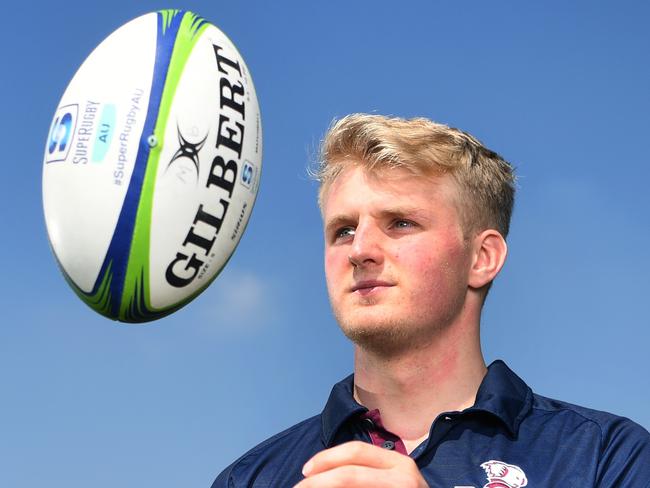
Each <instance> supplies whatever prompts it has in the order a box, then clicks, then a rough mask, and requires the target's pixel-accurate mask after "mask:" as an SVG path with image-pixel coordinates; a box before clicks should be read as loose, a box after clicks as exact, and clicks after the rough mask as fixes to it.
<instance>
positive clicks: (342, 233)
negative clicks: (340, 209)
mask: <svg viewBox="0 0 650 488" xmlns="http://www.w3.org/2000/svg"><path fill="white" fill-rule="evenodd" d="M353 235H354V228H353V227H343V228H341V229H339V230H337V231H336V234H335V236H334V237H335V238H336V239H345V238H346V237H352V236H353Z"/></svg>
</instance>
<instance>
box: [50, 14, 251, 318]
mask: <svg viewBox="0 0 650 488" xmlns="http://www.w3.org/2000/svg"><path fill="white" fill-rule="evenodd" d="M261 168H262V129H261V125H260V111H259V106H258V103H257V97H256V94H255V88H254V87H253V81H252V79H251V76H250V73H249V71H248V69H247V67H246V65H245V63H244V60H243V59H242V58H241V56H240V54H239V53H238V52H237V49H236V48H235V46H234V45H233V44H232V42H231V41H230V40H229V39H228V38H227V37H226V36H225V35H224V34H223V33H222V32H221V31H220V30H219V29H217V28H216V27H215V26H214V25H212V24H210V23H208V22H206V21H205V20H204V19H202V18H201V17H199V16H197V15H195V14H193V13H191V12H187V11H180V10H163V11H160V12H155V13H149V14H146V15H143V16H142V17H138V18H136V19H134V20H132V21H131V22H129V23H127V24H125V25H124V26H122V27H120V28H119V29H117V30H116V31H115V32H114V33H112V34H111V35H110V36H108V38H106V39H105V40H104V41H103V42H102V43H101V44H100V45H99V46H98V47H97V48H96V49H95V50H94V51H93V52H92V53H91V54H90V56H88V58H87V59H86V60H85V61H84V63H83V64H82V66H81V67H80V68H79V70H78V71H77V73H76V74H75V76H74V78H73V79H72V81H71V82H70V84H69V85H68V87H67V89H66V90H65V93H64V94H63V97H62V98H61V101H60V103H59V105H58V108H57V110H56V113H55V114H54V118H53V120H52V124H51V127H50V130H49V134H48V137H47V143H46V147H45V156H44V163H43V205H44V212H45V221H46V225H47V231H48V236H49V239H50V244H51V247H52V249H53V251H54V255H55V256H56V260H57V262H58V264H59V267H60V269H61V270H62V272H63V274H64V276H65V278H66V280H67V282H68V283H69V284H70V286H71V287H72V288H73V290H74V291H75V292H76V293H77V295H78V296H79V297H80V298H81V299H82V300H83V301H84V302H85V303H86V304H88V305H89V306H90V307H92V308H93V309H94V310H96V311H97V312H99V313H101V314H102V315H105V316H106V317H109V318H111V319H116V320H120V321H123V322H146V321H149V320H154V319H157V318H160V317H163V316H165V315H168V314H170V313H172V312H174V311H175V310H178V309H179V308H180V307H182V306H183V305H185V304H187V303H188V302H189V301H191V300H192V299H193V298H195V297H196V296H197V295H198V294H199V293H201V292H202V291H203V290H204V289H205V288H206V287H207V286H208V285H209V284H210V283H211V282H212V280H213V279H214V278H215V277H216V276H217V275H218V274H219V272H220V271H221V269H222V268H223V267H224V266H225V264H226V262H227V261H228V259H229V258H230V256H231V255H232V253H233V251H234V250H235V247H236V246H237V244H238V242H239V240H240V238H241V236H242V233H243V232H244V229H245V227H246V224H247V222H248V219H249V217H250V214H251V210H252V208H253V204H254V201H255V196H256V194H257V189H258V185H259V178H260V171H261Z"/></svg>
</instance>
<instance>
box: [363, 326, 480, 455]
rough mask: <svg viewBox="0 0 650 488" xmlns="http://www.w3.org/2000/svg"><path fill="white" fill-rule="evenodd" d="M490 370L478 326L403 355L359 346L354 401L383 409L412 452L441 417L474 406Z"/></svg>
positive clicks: (453, 328)
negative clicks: (374, 351) (443, 414)
mask: <svg viewBox="0 0 650 488" xmlns="http://www.w3.org/2000/svg"><path fill="white" fill-rule="evenodd" d="M486 371H487V369H486V367H485V361H484V360H483V355H482V353H481V348H480V342H479V334H478V324H476V325H474V326H472V325H470V326H466V327H463V326H461V324H454V325H453V326H451V327H449V328H448V329H446V330H445V331H441V332H440V333H439V334H438V335H437V336H436V338H435V339H434V340H433V341H431V342H430V343H428V344H424V345H421V347H418V348H417V349H416V350H409V351H408V352H406V353H403V354H401V355H394V356H391V357H385V356H380V355H378V354H374V353H372V352H369V351H367V350H365V349H362V348H360V347H358V346H357V347H355V376H354V396H355V399H356V400H357V401H358V402H359V403H361V404H362V405H364V406H365V407H367V408H368V409H370V410H374V409H379V411H380V413H381V418H382V423H383V425H384V427H385V428H386V429H387V430H388V431H390V432H392V433H394V434H396V435H398V436H399V437H400V438H401V439H402V440H403V441H404V443H405V444H406V446H407V450H408V451H409V452H410V451H411V450H412V449H413V448H415V447H416V446H417V445H418V444H419V443H420V442H421V441H422V440H424V439H425V438H426V437H427V436H428V434H429V429H430V427H431V424H432V423H433V421H434V420H435V418H436V417H437V416H438V415H439V414H441V413H443V412H449V411H460V410H463V409H465V408H468V407H471V406H472V405H473V404H474V401H475V399H476V393H477V391H478V387H479V385H480V384H481V381H482V380H483V377H484V376H485V373H486ZM409 447H410V448H409Z"/></svg>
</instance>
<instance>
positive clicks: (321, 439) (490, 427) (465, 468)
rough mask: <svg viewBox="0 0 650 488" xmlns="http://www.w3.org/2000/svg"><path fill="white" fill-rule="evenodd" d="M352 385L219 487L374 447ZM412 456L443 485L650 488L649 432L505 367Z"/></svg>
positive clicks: (492, 370)
mask: <svg viewBox="0 0 650 488" xmlns="http://www.w3.org/2000/svg"><path fill="white" fill-rule="evenodd" d="M353 380H354V377H353V376H349V377H348V378H346V379H344V380H343V381H341V382H340V383H337V384H336V385H334V388H332V392H331V394H330V397H329V400H328V401H327V405H325V409H324V410H323V412H322V413H321V414H320V415H316V416H315V417H311V418H309V419H307V420H305V421H303V422H301V423H299V424H297V425H294V426H293V427H291V428H289V429H287V430H285V431H284V432H281V433H279V434H277V435H275V436H273V437H271V438H270V439H268V440H266V441H264V442H262V443H261V444H259V445H258V446H257V447H255V448H253V449H252V450H250V451H249V452H248V453H246V454H244V455H243V456H242V457H241V458H239V459H238V460H237V461H235V462H234V463H233V464H231V465H230V466H229V467H228V468H226V469H225V470H224V471H223V472H222V473H221V474H220V475H219V477H218V478H217V479H216V480H215V482H214V483H213V485H212V488H226V487H227V488H234V487H237V488H239V487H241V488H243V487H256V488H262V487H273V488H276V487H279V488H285V487H292V486H294V485H295V484H296V483H298V482H299V481H301V480H302V479H303V476H302V474H301V470H302V467H303V465H304V464H305V463H306V462H307V461H308V460H309V458H311V457H312V456H313V455H314V454H316V453H317V452H318V451H321V450H323V449H326V448H329V447H333V446H335V445H338V444H341V443H344V442H347V441H351V440H362V441H366V442H372V439H371V436H370V433H369V429H370V428H372V422H370V425H369V423H368V421H367V417H368V409H366V408H365V407H363V406H362V405H360V404H358V403H357V402H356V401H355V400H354V398H353V396H352V389H353ZM387 445H388V447H389V448H392V445H393V443H391V442H389V443H387ZM410 456H411V457H412V458H413V459H414V460H415V462H416V463H417V465H418V467H419V468H420V472H421V473H422V475H423V476H424V478H425V479H426V480H427V482H428V484H429V486H431V487H437V488H471V487H474V488H521V487H523V486H530V487H537V488H540V487H549V488H550V487H562V488H569V487H574V488H577V487H580V488H582V487H599V488H605V487H608V488H609V487H612V488H614V487H616V488H626V487H634V488H650V434H649V433H648V432H647V431H646V430H645V429H643V428H642V427H641V426H639V425H637V424H635V423H634V422H632V421H631V420H629V419H625V418H622V417H617V416H615V415H612V414H608V413H605V412H599V411H596V410H591V409H587V408H583V407H578V406H575V405H571V404H568V403H565V402H561V401H557V400H552V399H549V398H545V397H543V396H540V395H537V394H534V393H533V392H532V391H531V389H530V388H529V387H528V386H527V385H526V384H525V383H524V382H523V381H522V380H521V379H520V378H519V377H518V376H517V375H516V374H515V373H513V372H512V371H511V370H510V369H509V368H508V367H507V366H506V365H505V363H504V362H502V361H495V362H494V363H492V364H491V365H490V366H489V367H488V372H487V374H486V376H485V378H484V379H483V382H482V383H481V386H480V387H479V390H478V393H477V395H476V403H475V404H474V406H473V407H470V408H468V409H466V410H463V411H462V412H446V413H443V414H441V415H439V416H438V418H436V420H435V421H434V422H433V424H432V425H431V429H430V431H429V437H428V439H427V440H425V441H424V442H422V444H420V445H419V446H418V447H417V448H416V449H415V450H414V451H413V452H411V454H410Z"/></svg>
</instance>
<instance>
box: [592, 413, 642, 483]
mask: <svg viewBox="0 0 650 488" xmlns="http://www.w3.org/2000/svg"><path fill="white" fill-rule="evenodd" d="M601 429H602V444H601V449H602V450H601V453H602V454H601V457H600V462H599V464H598V471H597V474H596V483H595V487H596V488H641V487H644V488H650V433H648V431H647V430H645V429H644V428H643V427H641V426H640V425H638V424H635V423H634V422H632V421H631V420H629V419H625V418H620V417H618V418H617V419H616V420H615V421H614V422H612V424H611V425H608V426H607V428H602V426H601Z"/></svg>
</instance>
